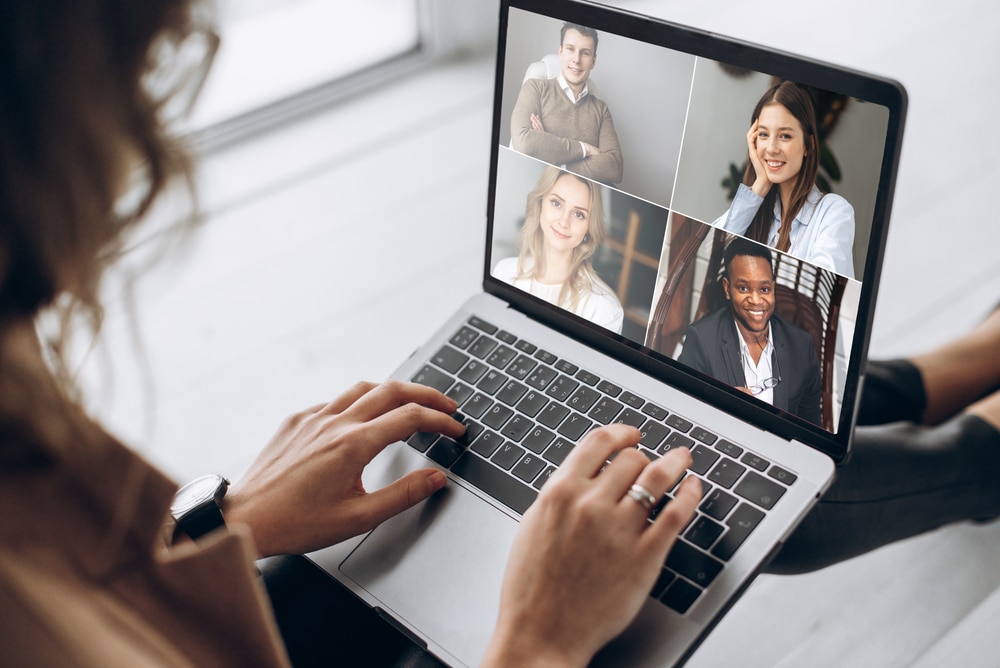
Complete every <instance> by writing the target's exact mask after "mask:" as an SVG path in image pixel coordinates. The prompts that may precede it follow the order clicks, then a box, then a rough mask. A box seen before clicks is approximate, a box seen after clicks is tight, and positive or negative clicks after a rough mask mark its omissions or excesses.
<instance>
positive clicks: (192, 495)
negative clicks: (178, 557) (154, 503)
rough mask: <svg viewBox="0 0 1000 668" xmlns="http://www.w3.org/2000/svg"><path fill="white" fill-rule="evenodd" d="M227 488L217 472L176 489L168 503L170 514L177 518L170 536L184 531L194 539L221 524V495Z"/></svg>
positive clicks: (222, 522)
mask: <svg viewBox="0 0 1000 668" xmlns="http://www.w3.org/2000/svg"><path fill="white" fill-rule="evenodd" d="M228 489H229V481H228V480H226V479H225V478H223V477H222V476H221V475H205V476H202V477H200V478H196V479H194V480H192V481H191V482H189V483H188V484H186V485H184V486H183V487H181V488H180V489H179V490H177V494H175V495H174V502H173V504H171V506H170V514H171V515H172V516H173V518H174V520H175V521H176V522H177V525H176V527H175V528H174V538H175V539H176V538H177V536H178V535H179V534H184V535H186V536H188V537H189V538H191V539H192V540H195V539H197V538H200V537H201V536H204V535H205V534H207V533H208V532H210V531H212V530H213V529H218V528H219V527H221V526H225V524H226V520H225V518H223V517H222V498H223V497H224V496H225V495H226V490H228Z"/></svg>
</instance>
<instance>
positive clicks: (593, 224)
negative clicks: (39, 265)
mask: <svg viewBox="0 0 1000 668" xmlns="http://www.w3.org/2000/svg"><path fill="white" fill-rule="evenodd" d="M563 177H567V178H571V179H576V180H577V181H579V182H580V183H582V184H584V185H585V186H587V190H588V191H589V193H590V214H589V216H588V221H589V228H588V230H587V235H586V236H585V237H584V240H583V242H582V243H581V244H580V245H579V246H577V247H576V248H574V249H573V258H572V261H571V265H570V271H569V276H568V277H567V279H566V281H565V282H564V283H563V286H562V290H561V291H560V292H559V303H558V306H562V307H563V308H567V309H569V310H570V311H575V310H576V308H577V307H578V306H579V305H580V301H581V299H582V298H583V296H584V295H586V294H589V293H591V292H593V286H594V285H595V284H597V285H600V284H602V283H603V281H601V279H600V277H599V276H598V275H597V272H595V271H594V267H593V263H592V259H593V257H594V253H596V252H597V249H598V248H600V246H601V244H602V243H604V238H605V236H606V234H607V233H606V231H605V226H604V205H603V201H602V199H601V187H600V186H599V185H598V184H597V183H595V182H593V181H591V180H589V179H585V178H583V177H582V176H578V175H576V174H573V173H571V172H567V171H565V170H562V169H559V168H558V167H547V168H546V169H545V171H544V172H542V175H541V177H540V178H539V179H538V182H537V183H535V187H534V188H532V190H531V192H530V193H528V199H527V203H526V204H525V209H524V225H523V226H522V227H521V231H520V233H519V234H518V245H519V246H520V248H521V252H520V254H519V256H518V259H517V273H518V276H517V277H518V278H519V279H534V278H535V277H536V276H539V275H541V274H543V273H544V271H545V235H544V233H543V232H542V226H541V211H542V202H543V200H544V199H545V196H546V195H547V194H548V193H549V192H551V190H552V188H553V187H555V184H556V181H558V180H559V179H561V178H563Z"/></svg>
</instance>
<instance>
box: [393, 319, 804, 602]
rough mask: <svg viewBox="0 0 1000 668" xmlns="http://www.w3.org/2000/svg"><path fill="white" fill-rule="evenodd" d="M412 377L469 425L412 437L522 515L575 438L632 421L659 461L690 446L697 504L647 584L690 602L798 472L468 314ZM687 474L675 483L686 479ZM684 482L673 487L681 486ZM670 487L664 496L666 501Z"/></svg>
mask: <svg viewBox="0 0 1000 668" xmlns="http://www.w3.org/2000/svg"><path fill="white" fill-rule="evenodd" d="M413 381H414V382H417V383H421V384H423V385H429V386H431V387H434V388H437V389H438V390H440V391H441V392H443V393H444V394H446V395H448V396H449V397H451V398H453V399H454V400H455V401H456V402H458V405H459V408H458V414H457V415H456V418H457V419H459V420H460V421H461V422H463V423H464V424H465V425H466V427H467V430H466V434H465V435H464V437H463V438H461V439H460V440H453V439H451V438H448V437H446V436H442V435H440V434H430V433H423V432H418V433H416V434H414V435H413V436H412V437H410V438H409V439H408V441H407V442H408V443H409V445H410V446H411V447H413V448H415V449H416V450H418V451H420V452H423V453H425V454H426V455H427V456H428V457H429V458H431V459H432V460H434V461H435V462H436V463H437V464H438V465H440V466H441V467H443V468H445V469H448V470H450V471H451V472H452V473H453V474H455V475H457V476H459V477H461V478H463V479H464V480H466V481H468V482H469V483H471V484H472V485H474V486H476V487H478V488H479V489H480V490H482V491H483V492H485V493H486V494H488V495H489V496H491V497H493V498H495V499H496V500H498V501H499V502H500V503H503V504H504V505H506V506H507V507H509V508H511V509H512V510H514V511H516V512H517V513H521V514H523V513H524V512H525V511H526V510H527V509H528V507H529V506H530V505H531V503H532V502H533V501H534V500H535V497H537V496H538V491H539V490H540V489H541V488H542V485H544V484H545V481H546V480H547V479H548V477H549V476H550V475H551V474H552V472H553V471H555V470H556V468H557V467H558V466H559V465H560V464H561V463H562V462H563V460H564V459H565V458H566V455H567V454H569V452H570V451H571V450H572V449H573V447H574V446H575V445H576V443H577V442H578V441H579V440H580V439H581V438H582V437H583V436H584V434H586V433H587V432H588V431H590V430H591V429H592V428H594V427H598V426H601V425H605V424H611V423H618V422H620V423H624V424H629V425H632V426H634V427H636V428H638V429H639V430H640V432H641V434H642V437H641V440H640V443H639V446H638V447H639V450H640V451H642V452H643V454H645V455H646V456H647V457H649V459H650V460H655V459H657V458H658V457H660V456H662V455H663V454H665V453H666V452H667V451H668V450H670V449H671V448H677V447H681V446H686V447H688V448H689V449H690V450H691V457H692V459H693V462H692V464H691V466H690V467H689V470H688V472H687V475H696V476H698V477H699V479H700V480H701V484H702V502H701V504H700V505H699V507H698V512H697V513H696V515H695V517H694V518H693V519H692V520H691V522H690V524H688V526H687V527H686V528H685V529H684V531H683V532H682V535H681V536H680V537H679V538H678V540H677V542H676V544H675V545H674V547H673V549H672V550H671V551H670V554H669V555H668V557H667V560H666V563H665V565H664V568H663V571H662V572H661V574H660V577H659V579H658V580H657V582H656V585H655V586H654V587H653V590H652V592H651V595H652V596H653V597H654V598H656V599H657V600H659V601H661V602H662V603H663V604H665V605H667V606H668V607H670V608H672V609H673V610H676V611H677V612H679V613H682V614H683V613H685V612H687V611H688V610H689V609H690V607H691V606H692V605H693V604H694V603H695V601H697V599H698V597H699V596H700V595H701V593H702V591H704V589H705V588H706V587H708V586H709V585H710V584H711V583H712V581H713V580H714V579H715V578H716V577H717V576H718V574H719V573H720V572H721V571H722V569H723V567H724V566H725V563H726V562H727V561H729V560H730V559H732V557H733V555H734V554H735V553H736V551H737V550H738V549H739V547H740V546H741V545H742V544H743V542H744V541H745V540H746V538H747V537H748V536H749V535H750V534H751V533H752V532H753V531H754V529H755V528H756V527H757V526H758V525H759V524H760V521H761V520H762V519H763V518H764V516H765V514H766V513H767V511H769V510H770V509H772V508H773V507H774V505H775V504H776V503H777V502H778V500H779V499H780V498H781V496H782V495H783V494H784V493H785V490H786V489H787V488H788V487H789V486H790V485H792V484H794V482H795V479H796V476H795V474H794V473H792V472H790V471H786V470H785V469H783V468H780V467H778V466H776V465H773V464H771V462H769V461H767V460H765V459H764V458H762V457H760V456H758V455H755V454H754V453H752V452H750V451H748V450H747V449H746V448H744V447H742V446H739V445H736V444H735V443H732V442H730V441H727V440H725V439H723V438H720V437H719V436H717V435H716V434H714V433H712V431H710V430H708V429H706V428H704V427H701V426H699V425H696V424H694V423H693V422H691V421H690V420H687V419H685V418H684V417H682V416H680V415H678V414H676V413H672V412H670V411H669V410H668V409H667V408H664V407H662V406H659V405H657V404H655V403H653V402H651V401H647V400H646V399H645V398H644V397H640V396H638V395H636V394H633V393H632V392H629V391H628V390H626V389H624V388H622V387H619V386H617V385H615V384H614V383H611V382H609V381H607V380H604V379H602V378H600V377H599V376H597V375H596V374H594V373H591V372H589V371H587V370H585V369H581V368H579V367H578V366H577V365H575V364H573V363H572V362H569V361H568V360H565V359H560V358H558V357H557V356H555V355H553V354H552V353H549V352H547V351H545V350H542V349H540V348H539V347H538V346H536V345H534V344H532V343H530V342H528V341H526V340H524V339H520V338H518V337H516V336H515V335H513V334H511V333H509V332H506V331H503V330H500V329H499V328H497V327H495V326H493V325H491V324H490V323H488V322H485V321H483V320H481V319H480V318H476V317H472V318H470V319H469V320H468V322H467V323H466V324H464V325H462V326H461V327H460V328H459V330H458V331H457V332H455V334H454V336H452V337H451V339H450V340H449V342H448V343H447V344H445V345H444V346H442V347H441V349H440V350H439V351H438V352H437V353H436V354H435V355H434V356H433V357H432V358H431V360H430V362H429V363H428V364H427V365H425V366H424V367H423V368H422V369H421V370H420V371H419V372H418V373H417V374H416V375H415V376H414V377H413ZM678 484H679V483H678ZM675 489H676V487H675ZM669 498H670V494H669V493H668V494H667V495H666V497H665V499H664V501H666V500H669Z"/></svg>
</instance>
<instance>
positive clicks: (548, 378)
mask: <svg viewBox="0 0 1000 668" xmlns="http://www.w3.org/2000/svg"><path fill="white" fill-rule="evenodd" d="M558 375H559V372H557V371H556V370H555V369H550V368H549V367H547V366H540V367H537V368H536V369H535V370H534V371H532V372H531V374H529V375H528V379H527V380H526V381H525V382H526V383H528V385H531V386H532V387H533V388H535V389H536V390H544V389H545V388H546V387H548V386H549V383H551V382H552V379H553V378H555V377H556V376H558Z"/></svg>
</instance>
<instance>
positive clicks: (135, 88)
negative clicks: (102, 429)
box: [0, 0, 202, 441]
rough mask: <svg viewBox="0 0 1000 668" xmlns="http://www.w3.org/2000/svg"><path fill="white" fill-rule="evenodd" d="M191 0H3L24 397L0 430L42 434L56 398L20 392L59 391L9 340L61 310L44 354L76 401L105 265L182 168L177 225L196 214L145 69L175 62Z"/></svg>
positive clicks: (12, 255) (1, 218)
mask: <svg viewBox="0 0 1000 668" xmlns="http://www.w3.org/2000/svg"><path fill="white" fill-rule="evenodd" d="M196 1H197V0H5V1H4V2H3V3H2V4H0V381H2V384H3V386H4V387H6V386H10V385H12V386H16V387H19V388H20V394H21V398H22V400H17V399H16V398H15V397H10V396H6V397H5V396H4V395H5V394H6V392H3V391H0V432H3V431H4V429H8V434H10V433H15V434H16V433H21V434H22V436H23V438H22V439H21V440H24V439H26V438H31V437H35V438H43V439H44V438H46V437H43V436H41V435H40V434H41V433H45V432H46V428H47V425H45V421H46V420H50V421H51V419H52V411H51V409H52V405H53V404H52V402H51V401H49V402H48V403H49V413H48V414H47V415H46V414H44V413H42V411H43V408H42V406H41V405H40V404H41V403H43V402H39V401H36V402H34V403H32V401H31V400H30V399H26V400H25V398H26V397H28V395H29V393H30V392H32V391H34V392H35V393H36V394H37V395H38V396H42V395H45V396H48V397H49V398H50V399H51V398H52V395H51V392H50V390H52V388H51V387H49V383H48V382H47V381H45V380H42V379H41V377H40V376H38V375H37V374H36V373H34V372H31V371H29V370H28V369H29V368H30V367H32V365H31V363H30V362H29V361H27V360H24V359H23V356H20V357H19V356H18V354H17V353H16V352H11V350H10V348H9V347H8V346H9V345H10V339H11V337H12V336H14V334H13V332H14V331H15V329H17V330H18V331H23V330H24V326H25V325H26V324H28V325H30V324H31V323H32V321H36V320H37V318H38V317H39V315H40V314H42V313H44V314H45V316H46V323H48V322H49V321H48V320H47V319H48V317H49V315H50V314H52V315H53V316H55V318H54V322H55V325H56V327H55V332H54V333H52V334H51V336H49V337H47V339H46V341H45V345H46V346H47V349H46V350H44V351H43V348H42V343H41V342H40V341H36V342H35V343H36V344H37V345H38V346H39V348H38V350H39V353H40V354H43V355H44V354H45V353H48V355H47V361H48V362H49V367H50V368H49V369H48V373H51V374H52V379H54V380H55V385H54V386H53V387H58V388H59V392H61V393H62V394H63V396H64V399H70V400H73V399H74V397H75V395H76V393H77V392H76V388H75V383H74V382H73V380H72V374H71V373H69V372H68V370H67V362H66V360H65V354H66V348H67V347H68V342H67V340H68V338H69V330H70V328H71V324H81V325H83V326H84V327H85V328H86V329H88V330H89V331H90V332H91V334H92V335H93V336H95V337H96V334H97V332H98V331H99V329H100V327H101V324H102V321H103V315H104V314H103V309H102V307H101V304H100V300H99V294H100V291H101V283H102V277H103V276H104V274H105V270H106V269H107V268H108V267H109V266H110V265H111V264H113V263H114V262H115V261H116V260H118V259H119V258H120V257H121V256H122V254H123V253H124V252H125V250H126V247H127V244H128V243H129V241H130V239H129V238H130V233H131V232H132V231H133V230H134V229H135V228H136V226H137V224H138V223H139V222H140V221H141V220H142V219H143V217H144V216H145V214H146V213H147V212H148V211H149V210H150V208H151V206H152V205H153V202H154V201H155V200H156V199H157V197H158V196H159V195H160V194H161V193H163V192H164V191H165V190H166V189H167V187H168V186H169V185H170V184H172V183H173V182H174V179H175V177H180V179H181V180H182V181H183V182H186V183H187V186H188V189H189V190H188V191H189V193H190V194H191V197H192V208H191V211H192V215H191V216H190V217H187V218H186V219H185V220H184V221H182V222H183V223H186V224H183V225H181V226H180V227H182V228H184V227H188V226H189V224H190V223H193V222H194V221H195V217H194V214H193V211H194V209H195V207H194V206H193V193H194V191H193V184H192V176H191V169H192V168H191V161H190V159H189V157H188V155H187V153H186V151H185V150H184V148H183V147H182V146H181V145H180V144H179V143H178V142H177V141H175V140H174V139H172V138H171V137H170V136H169V133H168V131H167V129H166V127H165V125H164V120H163V116H164V108H165V105H166V104H167V103H168V102H169V101H170V99H169V96H168V95H165V94H160V93H158V92H156V91H155V90H153V89H152V87H151V86H150V85H149V75H150V73H151V72H154V71H156V69H157V68H158V67H159V66H163V65H166V66H169V65H171V63H169V62H164V59H163V54H164V52H165V49H166V50H168V47H170V46H171V45H178V44H181V43H183V42H184V40H185V39H186V38H187V37H188V36H190V35H191V34H193V33H194V32H196V30H197V28H198V25H199V20H200V19H201V18H202V17H201V16H200V15H196V10H195V2H196ZM182 78H183V77H182ZM184 236H186V235H184ZM28 379H32V380H31V381H30V382H29V380H28ZM73 403H75V401H74V402H73ZM25 406H33V408H32V410H31V411H26V410H25ZM56 414H57V415H58V414H60V413H56ZM62 414H63V415H67V413H66V412H65V411H64V412H62ZM66 419H67V420H69V418H68V417H67V418H66ZM5 424H6V427H5V426H4V425H5ZM11 424H14V431H13V432H11V431H9V429H10V428H11ZM17 425H20V426H19V427H18V426H17ZM40 425H41V426H40ZM48 433H50V434H51V433H52V432H51V430H49V432H48ZM13 440H14V441H17V440H18V438H17V437H15V438H14V439H13ZM47 440H51V439H47Z"/></svg>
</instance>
